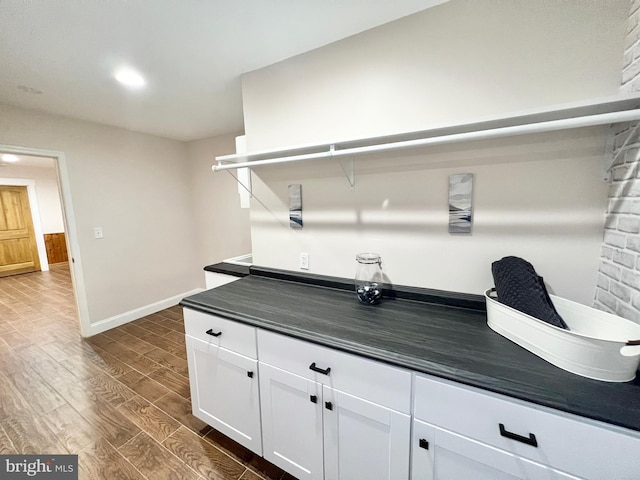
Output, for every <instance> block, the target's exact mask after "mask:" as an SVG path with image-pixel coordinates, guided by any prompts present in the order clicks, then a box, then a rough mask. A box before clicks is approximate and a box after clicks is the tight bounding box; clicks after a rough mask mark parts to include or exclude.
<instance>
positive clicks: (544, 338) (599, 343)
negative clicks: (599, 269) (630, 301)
mask: <svg viewBox="0 0 640 480" xmlns="http://www.w3.org/2000/svg"><path fill="white" fill-rule="evenodd" d="M491 292H493V289H489V290H487V291H485V298H486V301H487V325H489V327H490V328H491V329H492V330H494V331H495V332H497V333H499V334H500V335H502V336H504V337H506V338H508V339H509V340H511V341H512V342H515V343H517V344H518V345H520V346H521V347H523V348H526V349H527V350H529V351H530V352H532V353H534V354H536V355H538V356H539V357H541V358H543V359H544V360H546V361H547V362H549V363H552V364H553V365H555V366H557V367H560V368H562V369H563V370H566V371H568V372H571V373H575V374H577V375H581V376H583V377H587V378H592V379H595V380H603V381H606V382H627V381H630V380H633V379H634V378H635V376H636V371H637V370H638V364H639V363H640V345H629V344H628V342H632V343H634V342H637V341H638V340H640V325H638V324H636V323H633V322H632V321H630V320H626V319H624V318H621V317H618V316H616V315H612V314H610V313H606V312H602V311H600V310H596V309H595V308H590V307H587V306H585V305H581V304H579V303H576V302H572V301H570V300H567V299H564V298H560V297H556V296H554V295H550V297H551V300H552V302H553V305H554V307H555V308H556V310H557V311H558V313H559V314H560V316H561V317H562V318H563V319H564V321H565V322H566V323H567V325H568V326H569V330H565V329H562V328H559V327H556V326H553V325H550V324H548V323H546V322H543V321H542V320H538V319H537V318H534V317H532V316H530V315H527V314H525V313H522V312H520V311H518V310H515V309H513V308H511V307H508V306H507V305H503V304H502V303H500V302H499V301H498V300H497V299H496V298H492V297H491V296H490V295H489V294H490V293H491Z"/></svg>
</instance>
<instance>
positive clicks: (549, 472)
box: [411, 420, 579, 480]
mask: <svg viewBox="0 0 640 480" xmlns="http://www.w3.org/2000/svg"><path fill="white" fill-rule="evenodd" d="M412 438H413V439H412V442H413V448H414V450H413V458H412V466H411V471H412V476H411V478H412V480H434V479H439V478H455V479H473V480H496V479H498V478H499V479H500V480H507V479H508V480H525V479H536V480H579V479H578V477H574V476H572V475H568V474H566V473H562V472H560V471H558V470H554V469H552V468H550V467H547V466H545V465H540V464H538V463H535V462H532V461H530V460H527V459H524V458H522V457H518V456H517V455H514V454H512V453H509V452H504V451H502V450H499V449H497V448H494V447H491V446H489V445H485V444H484V443H480V442H477V441H475V440H471V439H469V438H466V437H463V436H461V435H457V434H455V433H451V432H448V431H447V430H442V429H440V428H437V427H434V426H432V425H429V424H427V423H423V422H420V421H419V420H414V421H413V436H412ZM425 441H426V442H428V443H427V444H423V443H422V442H425Z"/></svg>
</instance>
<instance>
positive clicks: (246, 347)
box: [184, 308, 257, 358]
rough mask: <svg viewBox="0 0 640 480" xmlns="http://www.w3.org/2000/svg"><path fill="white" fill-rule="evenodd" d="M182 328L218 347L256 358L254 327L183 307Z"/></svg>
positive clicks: (189, 333) (187, 332)
mask: <svg viewBox="0 0 640 480" xmlns="http://www.w3.org/2000/svg"><path fill="white" fill-rule="evenodd" d="M184 330H185V333H186V334H187V335H190V336H192V337H195V338H198V339H200V340H203V341H205V342H208V343H211V344H213V345H217V346H218V347H223V348H226V349H227V350H231V351H233V352H237V353H240V354H242V355H245V356H247V357H250V358H257V349H256V329H255V327H250V326H249V325H244V324H242V323H238V322H234V321H233V320H227V319H225V318H220V317H217V316H216V315H211V314H208V313H202V312H197V311H196V310H191V309H189V308H185V309H184ZM207 332H210V333H207Z"/></svg>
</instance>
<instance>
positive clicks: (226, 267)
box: [204, 262, 251, 277]
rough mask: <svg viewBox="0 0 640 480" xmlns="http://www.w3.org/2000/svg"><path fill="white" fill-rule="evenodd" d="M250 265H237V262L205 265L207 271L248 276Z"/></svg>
mask: <svg viewBox="0 0 640 480" xmlns="http://www.w3.org/2000/svg"><path fill="white" fill-rule="evenodd" d="M250 268H251V267H249V266H248V265H236V264H235V263H227V262H221V263H214V264H213V265H207V266H206V267H204V270H205V272H214V273H224V274H225V275H233V276H234V277H246V276H248V275H249V273H250Z"/></svg>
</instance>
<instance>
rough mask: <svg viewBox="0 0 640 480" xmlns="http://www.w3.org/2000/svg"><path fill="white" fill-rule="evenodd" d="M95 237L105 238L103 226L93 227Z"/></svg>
mask: <svg viewBox="0 0 640 480" xmlns="http://www.w3.org/2000/svg"><path fill="white" fill-rule="evenodd" d="M93 238H104V235H103V234H102V227H93Z"/></svg>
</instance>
